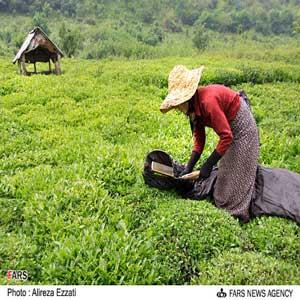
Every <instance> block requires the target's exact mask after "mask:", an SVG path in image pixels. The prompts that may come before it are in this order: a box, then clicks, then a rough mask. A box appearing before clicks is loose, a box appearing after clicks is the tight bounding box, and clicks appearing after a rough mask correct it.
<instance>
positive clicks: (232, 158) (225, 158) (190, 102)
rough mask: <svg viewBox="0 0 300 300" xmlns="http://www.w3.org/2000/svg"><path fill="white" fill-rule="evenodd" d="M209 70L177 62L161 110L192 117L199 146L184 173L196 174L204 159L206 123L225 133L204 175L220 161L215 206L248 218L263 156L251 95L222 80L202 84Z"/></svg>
mask: <svg viewBox="0 0 300 300" xmlns="http://www.w3.org/2000/svg"><path fill="white" fill-rule="evenodd" d="M203 69H204V67H203V66H202V67H200V68H198V69H194V70H191V71H190V70H188V69H187V68H186V67H184V66H182V65H178V66H175V67H174V68H173V70H172V71H171V72H170V75H169V78H168V92H169V93H168V95H167V97H166V99H165V100H164V101H163V103H162V104H161V107H160V110H161V112H163V113H166V112H168V111H169V110H171V109H173V108H176V109H179V110H180V111H182V112H183V113H184V114H186V115H187V116H188V117H189V118H190V122H191V125H192V128H193V135H194V148H193V151H192V154H191V156H190V159H189V161H188V163H187V165H186V167H185V169H184V171H183V173H182V174H181V175H184V174H187V173H190V172H191V171H192V170H193V168H194V166H195V164H196V163H197V161H198V160H199V158H200V156H201V154H202V152H203V149H204V145H205V127H206V126H207V127H211V128H213V129H214V131H215V132H216V133H217V134H218V135H219V137H220V140H219V142H218V145H217V147H216V149H215V150H214V151H213V152H212V153H211V155H210V156H209V157H208V159H207V160H206V161H205V162H204V164H203V165H202V167H201V169H200V178H207V177H209V175H210V173H211V171H212V169H213V166H214V165H216V164H217V163H218V161H219V160H220V164H219V169H218V177H217V181H216V184H215V189H214V193H213V198H214V201H215V204H216V206H217V207H219V208H223V209H226V210H227V211H228V212H229V213H230V214H231V215H233V216H235V217H238V218H239V219H241V220H242V221H244V222H247V221H248V220H249V206H250V201H251V197H252V193H253V192H254V184H255V177H256V169H257V163H258V155H259V138H258V130H257V127H256V124H255V120H254V118H253V116H252V114H251V111H250V108H249V106H248V103H247V99H245V97H241V96H240V95H239V93H237V92H235V91H233V90H231V89H229V88H228V87H225V86H223V85H218V84H214V85H208V86H206V87H200V88H198V83H199V81H200V78H201V74H202V72H203Z"/></svg>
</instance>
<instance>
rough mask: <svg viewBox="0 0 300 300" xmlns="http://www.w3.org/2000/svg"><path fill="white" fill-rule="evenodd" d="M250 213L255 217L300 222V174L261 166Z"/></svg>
mask: <svg viewBox="0 0 300 300" xmlns="http://www.w3.org/2000/svg"><path fill="white" fill-rule="evenodd" d="M250 212H251V214H252V215H253V216H254V217H257V216H260V215H272V216H278V217H287V218H290V219H292V220H295V221H297V222H300V174H298V173H294V172H291V171H289V170H286V169H277V168H273V169H272V168H265V167H261V166H259V167H258V170H257V178H256V193H255V196H254V199H253V200H252V202H251V206H250Z"/></svg>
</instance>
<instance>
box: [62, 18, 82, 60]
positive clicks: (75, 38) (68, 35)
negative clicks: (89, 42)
mask: <svg viewBox="0 0 300 300" xmlns="http://www.w3.org/2000/svg"><path fill="white" fill-rule="evenodd" d="M58 35H59V39H60V46H61V48H62V50H63V51H64V53H65V54H66V55H67V56H68V57H72V56H74V55H75V53H76V51H77V50H78V49H79V48H81V45H82V42H81V40H82V36H81V34H80V33H79V31H77V30H71V29H70V28H67V27H66V25H65V23H63V24H62V25H61V27H60V29H59V33H58Z"/></svg>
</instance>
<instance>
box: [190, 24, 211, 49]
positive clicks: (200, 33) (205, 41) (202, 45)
mask: <svg viewBox="0 0 300 300" xmlns="http://www.w3.org/2000/svg"><path fill="white" fill-rule="evenodd" d="M193 43H194V45H195V46H196V47H197V49H198V50H204V49H206V48H207V47H208V45H209V35H208V33H207V31H206V30H205V28H204V27H203V26H198V27H197V29H196V31H195V35H194V37H193Z"/></svg>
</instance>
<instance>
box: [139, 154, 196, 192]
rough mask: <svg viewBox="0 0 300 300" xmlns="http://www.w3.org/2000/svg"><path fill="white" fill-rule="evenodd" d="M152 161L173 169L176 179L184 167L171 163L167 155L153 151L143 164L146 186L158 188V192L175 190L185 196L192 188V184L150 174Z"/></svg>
mask: <svg viewBox="0 0 300 300" xmlns="http://www.w3.org/2000/svg"><path fill="white" fill-rule="evenodd" d="M152 161H155V162H158V163H161V164H164V165H167V166H170V167H173V172H174V175H175V177H178V176H179V175H180V173H182V171H183V170H184V165H182V164H180V163H178V162H176V161H173V159H172V158H171V156H170V155H169V154H167V153H166V152H164V151H161V150H154V151H152V152H150V153H149V154H148V155H147V157H146V159H145V163H144V171H143V177H144V181H145V183H146V184H147V185H149V186H151V187H155V188H158V189H160V190H172V189H175V190H176V191H177V192H178V193H179V194H180V195H185V194H186V193H187V192H188V191H190V190H191V189H192V188H193V186H194V183H193V182H189V181H184V180H181V179H178V178H172V177H169V176H164V175H160V174H156V173H154V172H152V170H151V163H152Z"/></svg>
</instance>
